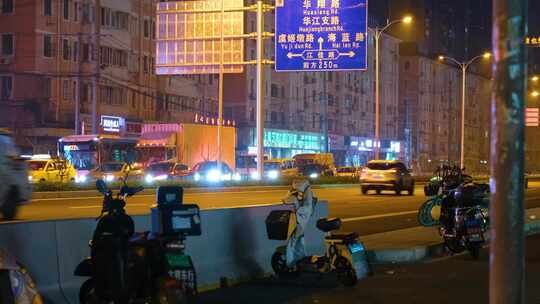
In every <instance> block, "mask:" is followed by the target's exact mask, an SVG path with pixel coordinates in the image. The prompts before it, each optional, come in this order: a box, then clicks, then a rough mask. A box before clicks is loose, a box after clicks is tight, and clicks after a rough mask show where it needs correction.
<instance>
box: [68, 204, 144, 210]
mask: <svg viewBox="0 0 540 304" xmlns="http://www.w3.org/2000/svg"><path fill="white" fill-rule="evenodd" d="M130 206H133V207H150V206H152V205H148V204H141V203H135V204H126V208H128V207H130ZM101 207H103V205H88V206H70V207H68V208H70V209H94V208H101Z"/></svg>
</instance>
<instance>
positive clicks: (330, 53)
mask: <svg viewBox="0 0 540 304" xmlns="http://www.w3.org/2000/svg"><path fill="white" fill-rule="evenodd" d="M275 45H276V71H337V70H365V69H366V68H367V60H366V49H367V0H277V1H276V43H275Z"/></svg>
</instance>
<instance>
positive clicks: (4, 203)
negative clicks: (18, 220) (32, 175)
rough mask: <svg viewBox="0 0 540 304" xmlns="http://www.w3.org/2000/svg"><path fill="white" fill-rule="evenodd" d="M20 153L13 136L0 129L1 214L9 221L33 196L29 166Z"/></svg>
mask: <svg viewBox="0 0 540 304" xmlns="http://www.w3.org/2000/svg"><path fill="white" fill-rule="evenodd" d="M18 152H19V151H18V149H17V148H16V147H15V144H14V142H13V138H12V137H11V134H10V133H9V132H8V131H6V130H3V129H0V213H2V216H3V218H4V219H8V220H10V219H13V218H14V217H15V215H16V212H17V206H18V205H19V204H21V203H25V202H29V201H30V199H31V195H32V190H31V187H30V184H29V183H28V169H27V165H26V162H25V161H24V159H21V158H19V153H18Z"/></svg>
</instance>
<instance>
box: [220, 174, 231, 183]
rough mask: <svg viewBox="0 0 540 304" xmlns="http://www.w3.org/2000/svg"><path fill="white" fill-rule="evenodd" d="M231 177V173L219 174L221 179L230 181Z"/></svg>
mask: <svg viewBox="0 0 540 304" xmlns="http://www.w3.org/2000/svg"><path fill="white" fill-rule="evenodd" d="M231 179H232V174H231V173H225V174H221V180H223V181H230V180H231Z"/></svg>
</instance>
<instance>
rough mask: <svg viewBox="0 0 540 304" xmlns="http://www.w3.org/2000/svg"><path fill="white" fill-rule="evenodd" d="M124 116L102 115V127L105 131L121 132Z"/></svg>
mask: <svg viewBox="0 0 540 304" xmlns="http://www.w3.org/2000/svg"><path fill="white" fill-rule="evenodd" d="M122 120H123V118H122V117H116V116H105V115H102V116H101V127H102V128H103V131H106V132H114V133H119V132H120V129H121V126H122Z"/></svg>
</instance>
